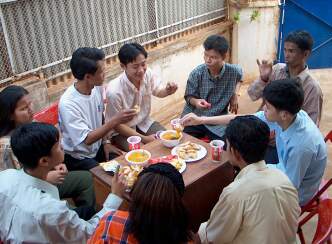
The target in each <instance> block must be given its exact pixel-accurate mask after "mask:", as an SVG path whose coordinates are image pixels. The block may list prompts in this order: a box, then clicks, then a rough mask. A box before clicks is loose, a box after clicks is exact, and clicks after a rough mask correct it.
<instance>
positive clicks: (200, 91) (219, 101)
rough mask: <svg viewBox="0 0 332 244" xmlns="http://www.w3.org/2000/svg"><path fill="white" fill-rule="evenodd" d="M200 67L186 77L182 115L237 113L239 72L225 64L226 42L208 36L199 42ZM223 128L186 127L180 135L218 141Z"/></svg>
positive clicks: (236, 68) (217, 36) (214, 126)
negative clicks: (200, 43)
mask: <svg viewBox="0 0 332 244" xmlns="http://www.w3.org/2000/svg"><path fill="white" fill-rule="evenodd" d="M203 46H204V49H205V51H204V61H205V63H204V64H201V65H199V66H197V67H196V68H195V69H194V70H193V71H192V72H191V73H190V75H189V78H188V81H187V87H186V92H185V95H184V98H185V100H186V104H185V107H184V109H183V112H182V116H184V115H185V114H188V113H195V114H196V115H198V116H216V115H223V114H227V113H228V105H230V111H231V112H234V113H237V109H238V101H237V96H238V94H237V92H238V90H239V88H240V83H241V80H242V69H241V68H240V67H239V66H238V65H234V64H229V63H226V62H225V59H226V54H227V52H228V42H227V40H226V39H225V38H224V37H223V36H219V35H211V36H209V37H208V38H207V39H206V40H205V41H204V43H203ZM224 131H225V127H224V126H221V125H198V126H188V127H186V128H185V130H184V132H186V133H188V134H190V135H192V136H194V137H198V138H202V137H205V136H207V137H208V138H209V139H210V140H215V139H220V138H221V137H222V136H223V135H224Z"/></svg>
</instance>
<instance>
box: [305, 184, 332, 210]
mask: <svg viewBox="0 0 332 244" xmlns="http://www.w3.org/2000/svg"><path fill="white" fill-rule="evenodd" d="M331 185H332V178H331V179H329V180H328V181H325V180H322V182H321V184H320V186H319V190H318V192H317V193H316V194H315V195H314V196H313V198H312V199H311V200H310V201H309V202H308V203H307V204H306V205H304V206H302V207H301V214H300V215H303V214H304V213H305V212H311V211H313V210H315V209H316V208H317V207H318V205H319V202H320V201H322V200H325V199H327V198H328V195H327V189H328V188H329V187H330V186H331Z"/></svg>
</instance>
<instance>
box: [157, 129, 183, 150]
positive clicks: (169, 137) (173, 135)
mask: <svg viewBox="0 0 332 244" xmlns="http://www.w3.org/2000/svg"><path fill="white" fill-rule="evenodd" d="M181 139H182V133H181V132H178V131H176V130H166V131H163V132H162V133H160V140H161V142H162V143H163V144H164V146H165V147H175V146H177V145H179V143H180V141H181Z"/></svg>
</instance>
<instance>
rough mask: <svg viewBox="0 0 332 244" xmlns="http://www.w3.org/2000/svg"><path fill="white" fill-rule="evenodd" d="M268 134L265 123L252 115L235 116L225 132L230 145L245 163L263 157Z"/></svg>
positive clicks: (253, 161)
mask: <svg viewBox="0 0 332 244" xmlns="http://www.w3.org/2000/svg"><path fill="white" fill-rule="evenodd" d="M269 136H270V130H269V127H268V126H267V124H266V123H265V122H264V121H262V120H260V119H259V118H257V117H256V116H254V115H245V116H238V117H236V118H235V119H233V120H231V121H230V123H229V125H228V126H227V128H226V132H225V137H226V139H227V141H228V143H229V144H230V147H231V148H233V149H235V150H236V151H238V152H239V153H240V155H241V157H242V158H243V160H244V161H245V162H246V163H247V164H251V163H256V162H258V161H261V160H263V159H264V156H265V152H266V149H267V146H268V143H269Z"/></svg>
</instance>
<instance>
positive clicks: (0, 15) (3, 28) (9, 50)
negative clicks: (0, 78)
mask: <svg viewBox="0 0 332 244" xmlns="http://www.w3.org/2000/svg"><path fill="white" fill-rule="evenodd" d="M0 20H1V24H2V30H3V34H4V37H5V42H6V46H7V52H8V57H9V62H10V66H11V68H12V73H13V74H15V73H16V68H15V64H14V55H13V52H12V47H11V45H10V40H9V36H8V31H7V27H6V23H5V18H4V16H3V12H2V7H1V4H0Z"/></svg>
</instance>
